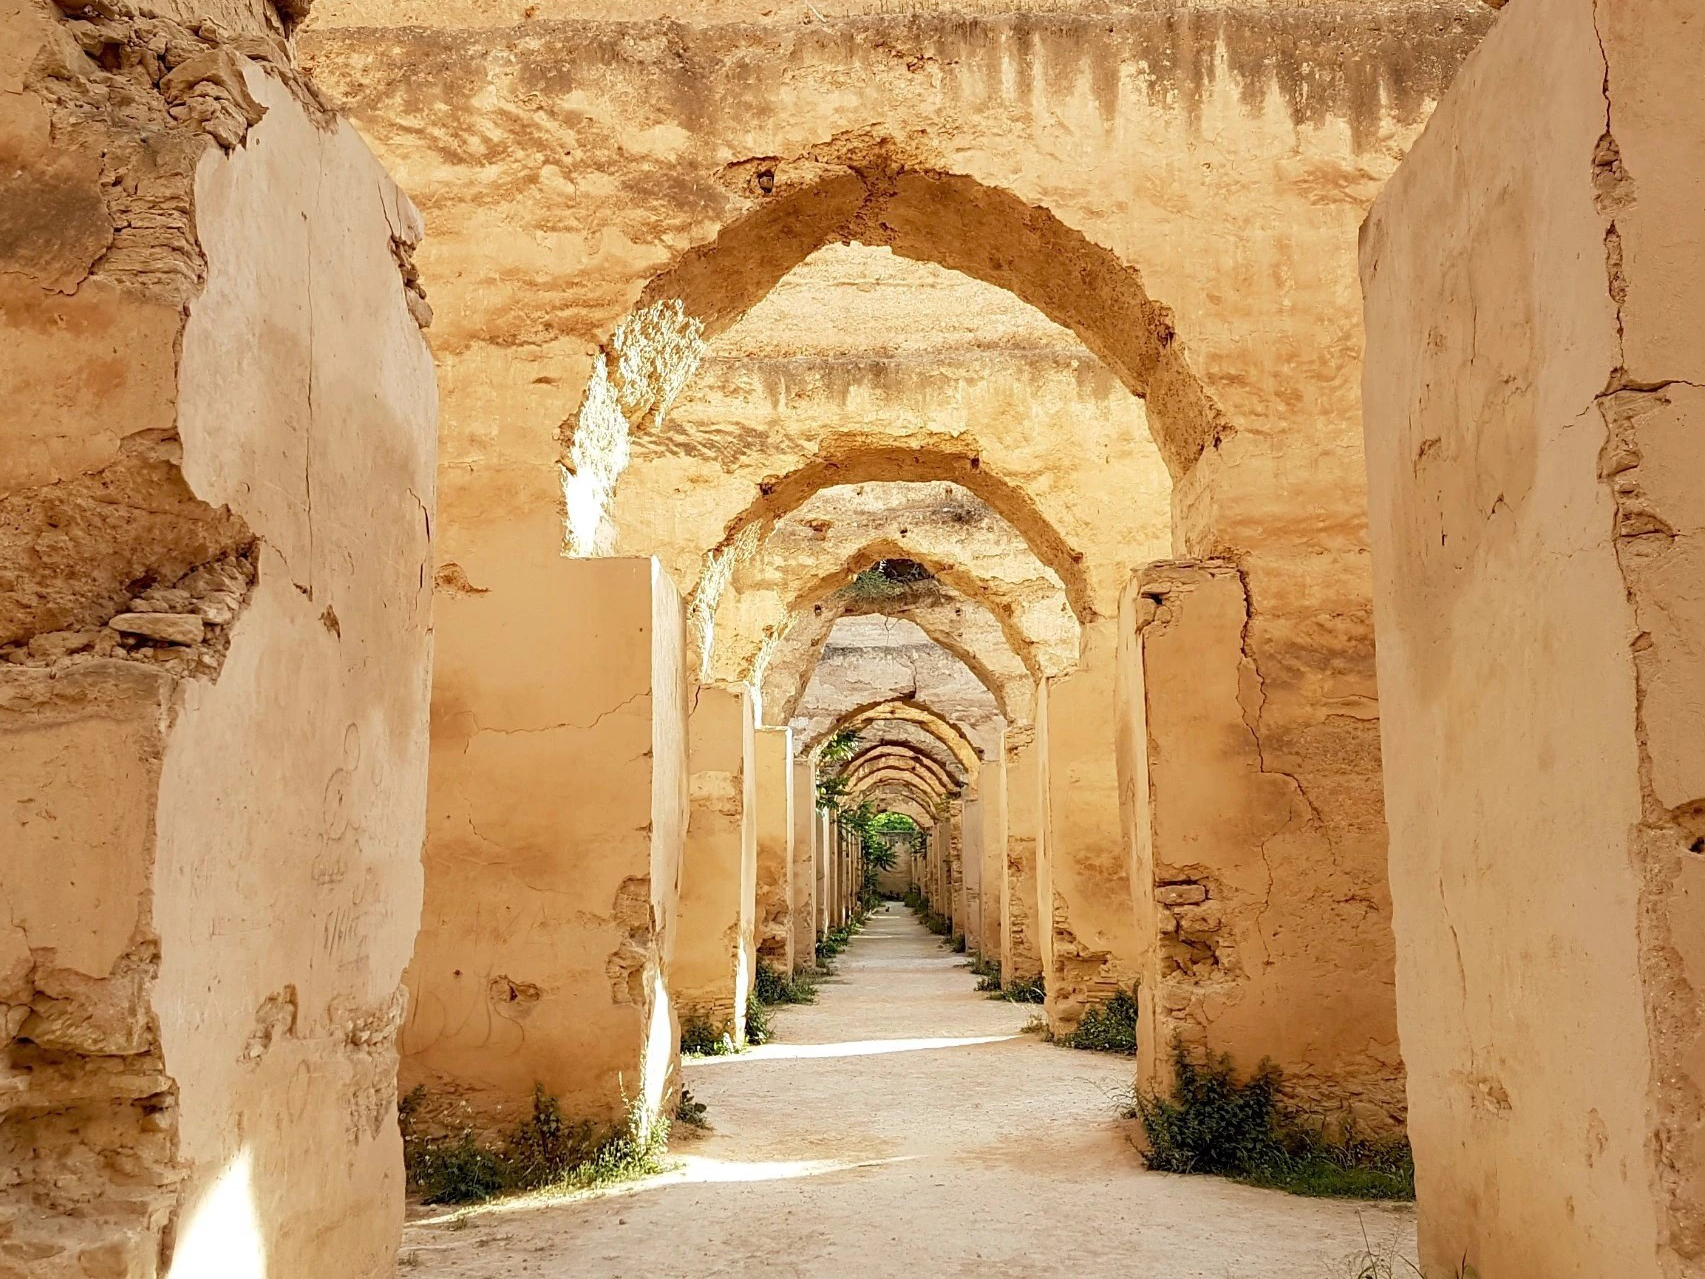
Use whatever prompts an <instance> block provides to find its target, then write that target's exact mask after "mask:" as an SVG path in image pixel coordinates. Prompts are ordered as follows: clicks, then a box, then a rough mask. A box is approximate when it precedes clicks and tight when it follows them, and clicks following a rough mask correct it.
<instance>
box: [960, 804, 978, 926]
mask: <svg viewBox="0 0 1705 1279" xmlns="http://www.w3.org/2000/svg"><path fill="white" fill-rule="evenodd" d="M959 826H960V830H961V835H960V856H959V878H960V892H959V898H960V926H959V931H960V932H962V933H964V934H965V949H966V951H967V952H968V953H972V954H975V953H976V952H977V951H979V950H980V949H981V948H982V925H983V801H982V799H981V797H980V796H971V797H968V798H967V799H965V800H964V801H963V802H962V804H961V806H960V811H959Z"/></svg>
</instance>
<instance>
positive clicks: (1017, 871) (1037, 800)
mask: <svg viewBox="0 0 1705 1279" xmlns="http://www.w3.org/2000/svg"><path fill="white" fill-rule="evenodd" d="M1006 758H1007V784H1006V874H1005V876H1004V877H1003V882H1002V885H1001V978H1002V980H1003V981H1007V982H1012V981H1022V980H1026V979H1028V978H1031V977H1034V976H1035V975H1036V974H1037V973H1039V972H1041V971H1042V956H1041V950H1040V943H1039V939H1038V936H1037V932H1038V921H1039V919H1040V915H1039V913H1038V911H1037V905H1036V903H1037V896H1036V851H1037V843H1038V839H1039V836H1040V833H1041V806H1042V778H1041V771H1040V765H1041V750H1040V747H1039V746H1038V744H1037V742H1036V740H1035V739H1034V738H1032V739H1031V740H1029V741H1024V742H1014V743H1009V745H1008V747H1007V754H1006Z"/></svg>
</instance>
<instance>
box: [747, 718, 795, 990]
mask: <svg viewBox="0 0 1705 1279" xmlns="http://www.w3.org/2000/svg"><path fill="white" fill-rule="evenodd" d="M753 740H754V744H755V751H756V760H755V762H756V782H757V786H756V794H757V803H758V814H757V840H758V878H757V898H758V899H757V906H756V911H757V923H756V931H757V942H758V956H759V958H761V959H762V960H763V961H764V962H765V963H767V964H769V965H770V966H771V967H773V968H775V969H776V970H777V971H778V972H781V973H784V974H785V973H790V972H792V971H793V780H794V779H793V730H792V729H788V728H760V729H758V730H757V731H756V733H755V734H754V739H753Z"/></svg>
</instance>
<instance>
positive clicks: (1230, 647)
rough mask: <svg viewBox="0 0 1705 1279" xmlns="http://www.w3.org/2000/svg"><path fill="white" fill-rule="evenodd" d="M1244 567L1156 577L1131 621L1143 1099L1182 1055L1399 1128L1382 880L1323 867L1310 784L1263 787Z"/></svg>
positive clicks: (1331, 1114) (1124, 619)
mask: <svg viewBox="0 0 1705 1279" xmlns="http://www.w3.org/2000/svg"><path fill="white" fill-rule="evenodd" d="M1248 616H1249V614H1248V603H1247V599H1246V597H1245V594H1244V588H1243V578H1242V576H1241V574H1240V573H1239V572H1238V570H1237V567H1236V566H1235V565H1233V564H1228V563H1225V562H1222V561H1175V562H1168V563H1161V564H1153V565H1150V566H1148V567H1147V568H1145V569H1144V570H1142V571H1141V572H1140V573H1138V574H1137V576H1136V577H1135V578H1134V579H1133V581H1132V583H1131V585H1130V587H1129V589H1127V591H1126V592H1125V598H1124V601H1123V608H1122V610H1121V622H1120V633H1121V645H1122V647H1121V652H1120V670H1119V676H1120V679H1119V683H1120V693H1119V704H1120V707H1121V709H1122V712H1123V714H1124V717H1125V718H1124V720H1123V721H1122V723H1121V731H1120V736H1119V766H1120V773H1121V778H1122V786H1121V792H1122V795H1123V798H1124V805H1125V817H1126V821H1127V823H1128V831H1129V840H1130V848H1131V853H1132V874H1131V883H1132V889H1133V892H1134V894H1135V909H1136V918H1137V924H1138V939H1139V941H1140V942H1141V944H1142V950H1141V960H1142V962H1141V969H1142V975H1141V987H1142V989H1141V992H1140V993H1139V996H1138V1005H1139V1007H1140V1009H1141V1016H1142V1025H1141V1033H1140V1034H1139V1036H1138V1040H1139V1047H1138V1073H1137V1080H1138V1084H1139V1086H1140V1087H1143V1088H1149V1089H1162V1090H1164V1089H1165V1088H1166V1087H1168V1086H1169V1085H1170V1083H1171V1075H1172V1045H1173V1043H1174V1042H1175V1041H1177V1042H1181V1043H1182V1044H1183V1045H1184V1046H1185V1047H1186V1048H1189V1049H1192V1050H1194V1051H1195V1052H1197V1053H1198V1054H1200V1053H1201V1052H1202V1051H1204V1050H1205V1051H1208V1052H1212V1053H1214V1054H1216V1055H1217V1054H1226V1055H1229V1056H1230V1057H1231V1058H1232V1060H1233V1061H1234V1062H1236V1063H1238V1064H1239V1065H1240V1066H1241V1067H1242V1068H1244V1069H1245V1070H1251V1069H1253V1068H1254V1067H1255V1066H1256V1065H1257V1064H1258V1063H1259V1062H1261V1061H1263V1060H1268V1061H1272V1062H1274V1063H1275V1064H1276V1065H1278V1066H1280V1067H1281V1068H1282V1069H1283V1070H1284V1072H1285V1086H1286V1089H1287V1092H1288V1093H1289V1099H1290V1101H1291V1102H1292V1103H1293V1104H1296V1105H1298V1106H1299V1107H1300V1108H1302V1109H1304V1110H1306V1111H1308V1112H1309V1113H1312V1114H1315V1115H1318V1116H1322V1117H1326V1118H1330V1119H1334V1120H1336V1121H1338V1122H1339V1123H1340V1124H1341V1125H1342V1124H1348V1125H1349V1126H1351V1127H1353V1128H1354V1129H1356V1130H1358V1131H1360V1132H1362V1133H1363V1134H1364V1135H1370V1136H1384V1135H1386V1134H1389V1133H1391V1132H1392V1131H1394V1130H1398V1129H1400V1128H1401V1125H1402V1116H1403V1075H1402V1065H1401V1062H1400V1061H1399V1060H1398V1056H1397V1045H1396V1024H1395V1016H1396V1013H1395V1002H1394V999H1393V993H1392V987H1391V983H1390V981H1389V979H1387V974H1388V973H1389V971H1390V966H1391V934H1390V928H1389V925H1388V922H1387V921H1388V920H1389V918H1390V912H1389V909H1388V907H1387V904H1386V893H1385V884H1384V876H1383V875H1378V874H1375V875H1373V876H1372V877H1371V882H1369V880H1368V877H1365V876H1363V877H1358V876H1357V875H1356V874H1355V871H1356V868H1355V867H1353V866H1346V865H1343V864H1341V863H1340V862H1338V861H1337V860H1335V859H1334V858H1332V857H1330V856H1322V855H1321V853H1320V850H1319V849H1318V847H1317V846H1316V843H1315V840H1314V838H1313V837H1312V834H1311V817H1312V813H1311V811H1310V809H1309V806H1308V802H1307V800H1306V799H1305V797H1304V796H1303V795H1302V793H1301V791H1300V790H1299V789H1298V787H1297V784H1296V781H1295V780H1294V779H1293V778H1291V777H1288V776H1286V775H1284V774H1280V773H1273V772H1268V771H1266V770H1265V769H1264V768H1263V767H1262V758H1261V749H1260V744H1259V742H1258V741H1257V739H1256V737H1255V735H1254V733H1253V732H1252V731H1251V728H1250V724H1251V722H1252V720H1251V717H1250V716H1249V713H1248V711H1247V708H1246V705H1245V700H1246V699H1247V698H1249V697H1251V696H1255V695H1258V686H1256V685H1253V684H1252V683H1251V680H1250V667H1249V662H1248V659H1247V657H1246V655H1245V654H1244V652H1243V635H1244V633H1245V630H1246V628H1247V625H1248Z"/></svg>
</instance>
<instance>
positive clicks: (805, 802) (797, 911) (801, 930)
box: [791, 756, 817, 968]
mask: <svg viewBox="0 0 1705 1279" xmlns="http://www.w3.org/2000/svg"><path fill="white" fill-rule="evenodd" d="M791 910H792V918H793V964H794V967H795V968H804V967H810V966H812V965H814V964H815V963H816V962H817V787H816V777H815V774H814V773H813V771H812V767H811V762H810V760H808V759H807V758H805V757H804V756H801V757H799V758H797V759H795V760H794V762H793V903H792V907H791Z"/></svg>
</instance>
